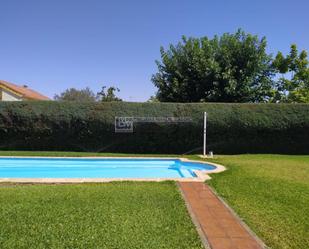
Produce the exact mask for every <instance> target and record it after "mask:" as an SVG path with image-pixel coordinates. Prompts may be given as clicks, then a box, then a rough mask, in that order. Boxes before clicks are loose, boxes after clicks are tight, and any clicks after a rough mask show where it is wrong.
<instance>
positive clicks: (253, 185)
mask: <svg viewBox="0 0 309 249" xmlns="http://www.w3.org/2000/svg"><path fill="white" fill-rule="evenodd" d="M212 161H214V162H217V163H220V164H223V165H226V166H227V167H228V169H229V170H227V171H225V172H223V173H220V174H214V175H212V178H213V179H212V180H211V181H209V182H207V183H208V184H209V185H211V186H212V187H213V188H214V189H215V190H216V191H217V192H218V193H219V195H220V196H222V197H223V198H224V199H225V200H226V201H227V203H229V205H230V206H231V207H232V208H233V209H234V210H235V211H236V212H237V213H238V214H239V215H240V216H241V217H242V218H243V219H244V220H245V222H246V223H247V224H248V225H249V226H250V227H251V228H252V229H253V231H255V232H256V233H257V235H258V236H259V237H260V238H262V239H263V240H264V242H265V243H266V244H267V245H268V246H270V247H271V248H276V249H283V248H289V249H290V248H295V249H296V248H297V249H305V248H309V156H283V155H237V156H220V157H218V158H217V159H214V160H212Z"/></svg>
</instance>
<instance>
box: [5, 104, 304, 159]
mask: <svg viewBox="0 0 309 249" xmlns="http://www.w3.org/2000/svg"><path fill="white" fill-rule="evenodd" d="M204 111H207V112H208V124H207V128H208V134H207V142H208V149H209V150H213V151H214V152H215V153H290V154H308V153H309V105H307V104H213V103H194V104H178V103H125V102H119V103H118V102H114V103H73V102H52V101H50V102H46V101H45V102H1V103H0V149H2V150H66V151H96V152H99V151H100V152H124V153H175V154H183V153H191V152H192V153H200V152H201V151H202V142H203V141H202V140H203V136H202V130H203V112H204ZM115 116H134V117H171V116H173V117H191V118H192V122H189V123H177V124H175V123H174V124H173V123H136V124H134V133H132V134H126V133H115V131H114V130H115V128H114V123H115Z"/></svg>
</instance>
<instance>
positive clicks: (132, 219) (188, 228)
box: [0, 182, 203, 249]
mask: <svg viewBox="0 0 309 249" xmlns="http://www.w3.org/2000/svg"><path fill="white" fill-rule="evenodd" d="M0 248H1V249H5V248H10V249H19V248H25V249H29V248H35V249H40V248H42V249H43V248H44V249H45V248H55V249H56V248H57V249H61V248H74V249H77V248H83V249H85V248H87V249H90V248H91V249H92V248H98V249H105V248H106V249H130V248H132V249H133V248H134V249H143V248H145V249H152V248H153V249H159V248H166V249H181V248H183V249H198V248H199V249H201V248H203V247H202V245H201V242H200V239H199V237H198V235H197V232H196V230H195V227H194V225H193V224H192V222H191V220H190V217H189V215H188V213H187V210H186V207H185V205H184V202H183V200H182V198H181V195H180V193H179V191H178V189H177V187H176V184H175V183H173V182H163V183H137V182H118V183H104V184H73V185H13V184H0Z"/></svg>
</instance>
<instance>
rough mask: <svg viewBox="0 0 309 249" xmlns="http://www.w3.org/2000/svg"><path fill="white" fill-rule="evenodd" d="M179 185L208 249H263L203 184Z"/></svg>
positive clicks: (182, 183)
mask: <svg viewBox="0 0 309 249" xmlns="http://www.w3.org/2000/svg"><path fill="white" fill-rule="evenodd" d="M179 185H180V188H181V190H182V192H183V194H184V197H185V199H186V201H187V204H188V205H189V208H190V209H191V212H193V215H194V217H195V223H198V225H199V226H200V228H201V232H202V233H203V234H204V236H205V237H206V239H207V242H208V244H209V246H210V248H211V249H261V248H263V247H262V246H261V245H260V244H259V243H258V242H257V240H256V239H255V238H254V237H253V236H252V235H251V234H250V233H249V232H248V231H247V230H246V229H245V228H244V227H243V225H242V224H241V223H240V221H239V220H238V219H237V218H236V217H235V216H234V215H233V214H232V213H231V211H230V210H229V209H228V208H227V207H226V206H225V205H224V204H223V203H222V202H221V201H220V199H218V197H217V196H216V195H215V194H214V193H213V192H212V191H211V190H210V188H209V187H208V186H207V185H206V184H204V183H201V182H180V183H179Z"/></svg>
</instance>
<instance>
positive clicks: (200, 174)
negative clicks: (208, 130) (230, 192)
mask: <svg viewBox="0 0 309 249" xmlns="http://www.w3.org/2000/svg"><path fill="white" fill-rule="evenodd" d="M0 158H34V159H36V158H37V159H39V158H42V159H44V158H49V159H50V158H56V159H64V158H65V159H150V160H151V159H158V160H160V159H164V160H180V161H183V162H192V163H202V164H208V165H212V166H215V169H213V170H194V173H195V175H196V177H193V178H0V183H92V182H93V183H100V182H115V181H137V182H145V181H146V182H161V181H177V182H204V181H206V180H209V179H211V177H210V176H209V174H213V173H220V172H222V171H225V170H226V168H225V167H224V166H222V165H220V164H216V163H212V162H207V161H200V160H190V159H188V158H182V157H113V156H107V157H61V156H60V157H57V156H55V157H53V156H0Z"/></svg>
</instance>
